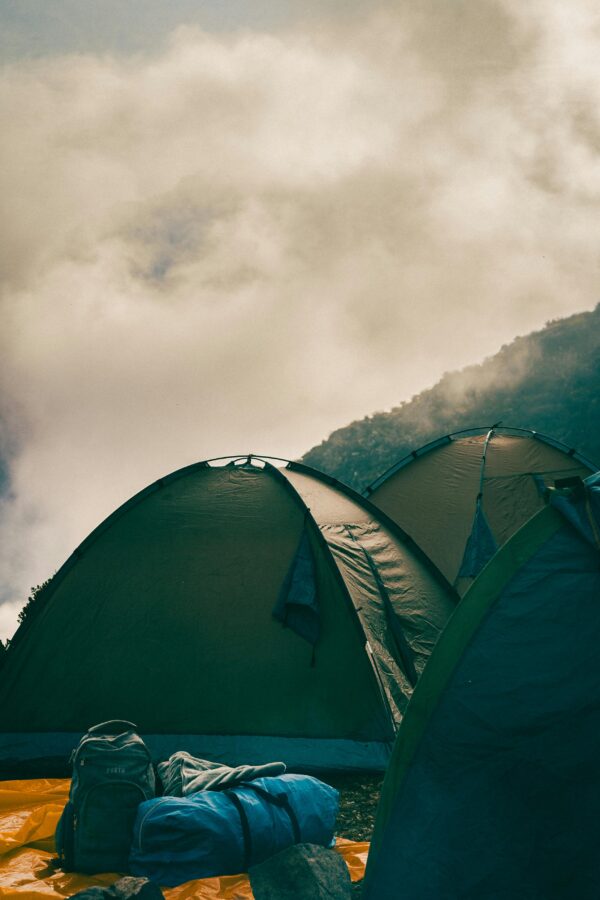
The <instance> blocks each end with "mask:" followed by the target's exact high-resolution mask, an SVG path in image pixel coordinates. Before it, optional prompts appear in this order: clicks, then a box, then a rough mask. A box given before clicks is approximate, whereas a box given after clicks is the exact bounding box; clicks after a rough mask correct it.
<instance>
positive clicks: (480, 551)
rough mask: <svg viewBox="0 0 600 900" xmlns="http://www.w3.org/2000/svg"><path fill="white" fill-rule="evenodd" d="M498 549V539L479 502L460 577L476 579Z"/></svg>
mask: <svg viewBox="0 0 600 900" xmlns="http://www.w3.org/2000/svg"><path fill="white" fill-rule="evenodd" d="M497 549H498V544H497V543H496V538H495V537H494V535H493V534H492V529H491V528H490V526H489V523H488V520H487V519H486V517H485V513H484V511H483V508H482V506H481V500H478V501H477V508H476V509H475V518H474V519H473V527H472V529H471V534H470V535H469V540H468V541H467V546H466V547H465V552H464V556H463V559H462V563H461V566H460V570H459V573H458V577H459V578H476V577H477V575H479V573H480V572H481V570H482V569H483V567H484V566H485V565H486V564H487V563H488V562H489V561H490V559H491V558H492V556H493V555H494V553H495V552H496V551H497Z"/></svg>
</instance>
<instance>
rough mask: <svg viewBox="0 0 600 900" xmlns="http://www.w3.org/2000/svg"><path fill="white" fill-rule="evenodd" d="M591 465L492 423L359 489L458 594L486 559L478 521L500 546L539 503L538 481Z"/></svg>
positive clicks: (427, 450)
mask: <svg viewBox="0 0 600 900" xmlns="http://www.w3.org/2000/svg"><path fill="white" fill-rule="evenodd" d="M596 469H597V466H595V465H594V464H593V463H591V462H590V461H589V460H586V459H584V458H583V457H582V456H580V455H579V454H578V453H576V452H575V451H573V450H570V449H569V448H567V447H564V446H562V445H560V444H559V443H558V442H557V441H554V440H552V439H550V438H546V437H544V436H543V435H539V434H538V433H537V432H533V431H526V430H524V429H511V428H505V427H502V426H496V427H493V428H484V429H471V430H468V431H464V432H457V433H455V434H451V435H448V436H446V437H445V438H443V439H440V440H438V441H434V442H433V443H432V444H430V445H428V446H427V447H424V448H422V449H421V450H416V451H414V453H412V454H411V455H410V456H409V457H406V458H405V459H404V460H401V461H400V462H399V463H397V464H396V465H395V466H393V467H392V468H391V469H390V470H389V471H388V472H387V473H384V475H382V476H381V477H380V478H378V479H377V480H376V481H375V482H373V484H372V485H370V486H369V487H368V488H367V489H366V491H365V496H367V497H369V499H370V500H371V501H372V502H373V503H374V504H375V505H376V506H377V507H378V508H379V509H381V510H382V511H383V512H384V513H386V514H387V515H388V516H390V518H392V519H393V520H394V521H395V522H396V523H397V524H398V525H399V526H400V527H401V528H402V529H403V530H404V531H405V532H406V533H407V534H409V535H410V536H411V537H412V538H414V540H415V541H416V542H417V543H418V545H419V546H420V547H421V548H422V549H423V550H424V551H425V553H427V555H428V556H429V557H430V558H431V559H432V561H433V562H434V563H435V565H436V566H437V567H438V568H439V569H440V571H441V572H442V573H443V574H444V575H445V577H446V578H447V579H448V581H449V582H450V583H451V584H454V585H455V587H456V588H457V590H458V592H459V593H460V594H461V595H463V594H464V593H465V591H466V590H467V589H468V588H469V586H470V585H471V584H472V581H473V577H475V576H476V575H477V574H478V573H479V572H480V571H481V569H482V568H483V566H484V565H485V564H486V562H487V561H488V560H489V558H490V550H491V547H492V543H491V541H490V540H489V537H490V535H488V534H487V529H486V528H485V524H487V525H488V526H489V532H490V533H491V537H492V538H493V540H494V542H495V545H496V546H497V547H500V546H502V545H503V544H504V543H506V541H507V540H508V539H509V538H510V537H511V536H512V535H513V534H514V533H515V532H516V531H517V530H518V529H519V528H520V527H521V525H524V524H525V522H526V521H527V520H528V519H530V518H531V517H532V516H533V515H535V513H536V512H538V511H539V510H540V509H542V508H543V506H544V502H545V501H544V493H545V488H547V487H552V486H553V485H554V482H555V480H556V479H560V478H566V477H573V476H579V477H581V478H586V477H588V476H589V475H590V474H592V473H593V472H595V471H596ZM482 516H483V517H484V518H483V523H485V524H482V518H481V517H482ZM465 572H466V573H467V574H464V573H465Z"/></svg>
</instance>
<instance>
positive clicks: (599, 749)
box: [365, 477, 600, 900]
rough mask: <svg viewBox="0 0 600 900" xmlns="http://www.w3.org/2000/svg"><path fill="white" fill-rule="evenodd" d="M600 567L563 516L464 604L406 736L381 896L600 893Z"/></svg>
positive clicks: (510, 550) (546, 521) (563, 898)
mask: <svg viewBox="0 0 600 900" xmlns="http://www.w3.org/2000/svg"><path fill="white" fill-rule="evenodd" d="M587 488H588V494H587V500H588V508H589V509H591V510H592V517H593V522H594V523H595V524H599V523H600V496H599V492H600V481H599V479H598V478H597V477H596V478H595V479H590V480H589V481H588V483H587ZM562 499H563V501H565V499H566V498H564V497H563V498H562ZM573 503H574V504H575V505H577V501H576V500H574V501H573ZM599 563H600V550H599V548H598V547H596V546H594V545H593V543H592V542H590V541H588V540H587V539H584V538H583V537H582V535H581V534H580V533H579V532H578V531H577V530H576V529H575V528H574V527H573V526H572V525H571V524H570V522H569V521H567V520H566V518H565V517H564V516H563V515H561V514H560V513H559V512H558V511H557V510H556V509H552V508H550V507H549V508H545V509H544V510H542V511H540V512H539V513H538V514H537V515H536V516H535V517H534V518H533V519H532V520H530V521H529V522H528V523H527V524H526V525H525V526H523V528H521V529H520V531H518V532H517V534H516V535H515V536H514V537H513V538H511V540H510V541H509V542H508V543H507V544H506V545H505V547H504V548H503V549H502V550H500V551H499V552H498V554H497V555H496V556H495V557H494V559H493V560H492V561H491V562H490V563H489V565H488V566H487V567H486V568H485V569H484V570H483V572H482V573H481V575H480V576H479V578H478V579H477V580H476V581H475V582H474V584H473V587H472V588H471V589H470V591H468V593H467V594H466V595H465V597H464V598H463V600H462V602H461V604H460V605H459V606H458V607H457V610H456V612H455V614H454V616H453V617H452V619H451V620H450V622H449V623H448V625H447V627H446V630H445V632H444V634H443V636H442V638H441V639H440V641H439V643H438V645H437V646H436V649H435V650H434V652H433V654H432V656H431V658H430V660H429V662H428V664H427V667H426V669H425V671H424V673H423V676H422V678H421V680H420V681H419V684H418V685H417V688H416V690H415V694H414V697H413V700H412V701H411V704H410V706H409V708H408V710H407V713H406V716H405V718H404V720H403V723H402V725H401V728H400V731H399V734H398V738H397V741H396V745H395V749H394V754H393V757H392V760H391V762H390V767H389V769H388V773H387V775H386V779H385V783H384V787H383V792H382V798H381V803H380V806H379V809H378V814H377V821H376V826H375V833H374V836H373V845H372V854H371V861H370V863H369V866H368V870H367V883H366V885H365V898H367V900H370V898H377V900H386V898H390V900H391V898H395V897H398V896H399V890H400V886H401V889H402V897H403V898H405V900H425V898H431V897H434V896H440V897H441V896H443V897H444V898H447V900H459V898H460V900H471V898H473V900H474V898H477V900H487V898H490V900H491V898H493V900H571V898H573V897H577V898H578V900H593V898H596V897H597V896H598V884H600V857H599V856H598V852H597V822H598V821H599V819H600V762H599V760H600V656H599V654H598V651H597V648H598V642H599V641H600V605H599V603H598V600H599V599H600V565H599Z"/></svg>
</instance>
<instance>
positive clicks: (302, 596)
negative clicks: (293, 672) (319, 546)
mask: <svg viewBox="0 0 600 900" xmlns="http://www.w3.org/2000/svg"><path fill="white" fill-rule="evenodd" d="M273 616H274V617H275V618H276V619H277V620H278V621H279V622H282V623H283V624H284V625H286V626H287V627H288V628H291V629H292V631H295V632H296V634H297V635H299V636H300V637H301V638H304V640H305V641H308V643H309V644H312V645H313V647H314V645H315V644H316V643H317V641H318V639H319V634H320V631H321V614H320V610H319V598H318V596H317V584H316V578H315V562H314V559H313V554H312V550H311V547H310V541H309V539H308V531H307V529H306V527H305V528H304V530H303V532H302V537H301V538H300V543H299V544H298V549H297V550H296V554H295V556H294V559H293V561H292V564H291V566H290V568H289V570H288V573H287V575H286V576H285V579H284V582H283V584H282V586H281V590H280V591H279V596H278V598H277V602H276V604H275V606H274V608H273Z"/></svg>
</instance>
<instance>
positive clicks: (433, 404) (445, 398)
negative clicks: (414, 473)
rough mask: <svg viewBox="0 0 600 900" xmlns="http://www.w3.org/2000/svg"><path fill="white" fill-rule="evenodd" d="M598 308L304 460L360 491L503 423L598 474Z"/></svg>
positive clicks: (357, 425) (369, 421)
mask: <svg viewBox="0 0 600 900" xmlns="http://www.w3.org/2000/svg"><path fill="white" fill-rule="evenodd" d="M599 397H600V304H598V306H597V307H596V308H595V310H593V312H586V313H579V314H578V315H574V316H570V317H569V318H567V319H559V320H556V321H553V322H549V323H548V324H547V325H546V327H545V328H544V329H542V330H541V331H536V332H533V333H532V334H529V335H527V336H526V337H518V338H516V340H514V341H513V342H512V343H511V344H508V345H506V346H504V347H502V349H501V350H500V351H499V352H498V353H497V354H496V355H495V356H492V357H490V358H489V359H486V360H484V362H483V363H481V364H480V365H476V366H469V367H468V368H466V369H462V370H461V371H458V372H451V373H449V374H446V375H444V377H443V378H442V379H441V381H439V382H438V384H436V385H435V386H434V387H433V388H431V389H430V390H426V391H423V392H422V393H421V394H418V395H417V396H416V397H413V398H412V400H410V401H407V402H406V403H402V404H401V405H400V406H398V407H396V408H395V409H392V410H391V411H390V412H386V413H376V414H375V415H372V416H368V417H367V418H365V419H362V420H361V421H357V422H352V423H351V424H350V425H347V426H346V427H345V428H340V429H338V430H337V431H334V433H333V434H332V435H331V436H330V437H329V438H328V439H327V440H326V441H323V443H321V444H319V446H318V447H314V448H313V449H312V450H310V451H309V452H308V453H306V455H305V456H304V457H303V462H305V463H306V464H307V465H311V466H315V467H316V468H319V469H322V470H323V471H325V472H328V473H329V474H331V475H334V476H336V477H337V478H339V479H341V480H342V481H345V482H346V483H347V484H350V485H352V486H353V487H355V488H357V489H359V490H362V489H363V488H364V487H366V485H367V484H369V483H370V482H371V481H373V479H375V478H376V477H377V476H378V475H380V474H381V473H382V472H384V471H385V469H387V468H388V467H389V466H391V465H392V464H393V463H395V462H396V461H397V460H399V459H401V458H402V457H403V456H406V454H407V453H410V452H411V450H415V449H417V448H418V447H421V446H422V445H423V444H426V443H427V442H428V441H431V440H433V439H434V438H437V437H440V436H441V435H444V434H448V433H450V432H452V431H460V430H461V429H463V428H469V427H473V426H478V425H490V424H493V423H495V422H498V421H502V424H503V425H506V426H512V427H513V428H515V427H518V428H533V429H535V430H536V431H539V432H541V433H542V434H547V435H550V436H551V437H554V438H556V439H557V440H560V441H563V442H564V443H565V444H567V445H568V446H569V447H575V448H576V449H577V450H579V452H580V453H583V454H584V455H585V456H587V457H588V458H589V459H591V460H593V461H594V462H596V463H597V464H598V466H600V399H599Z"/></svg>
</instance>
